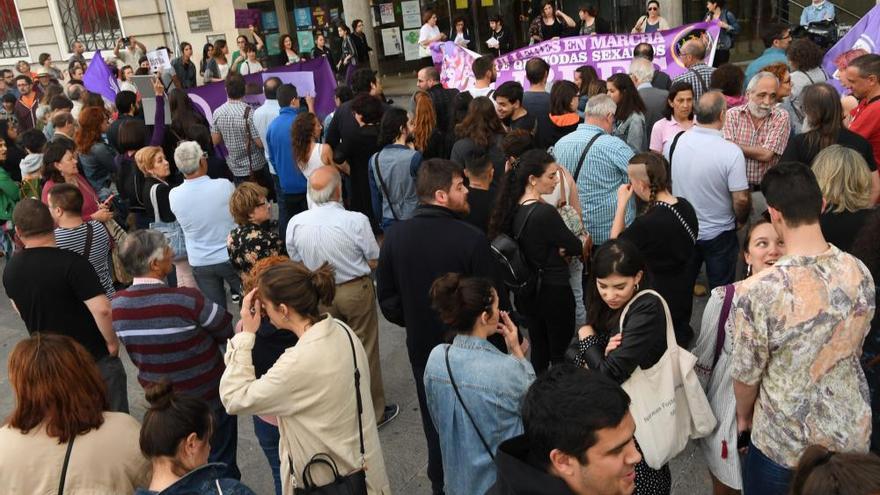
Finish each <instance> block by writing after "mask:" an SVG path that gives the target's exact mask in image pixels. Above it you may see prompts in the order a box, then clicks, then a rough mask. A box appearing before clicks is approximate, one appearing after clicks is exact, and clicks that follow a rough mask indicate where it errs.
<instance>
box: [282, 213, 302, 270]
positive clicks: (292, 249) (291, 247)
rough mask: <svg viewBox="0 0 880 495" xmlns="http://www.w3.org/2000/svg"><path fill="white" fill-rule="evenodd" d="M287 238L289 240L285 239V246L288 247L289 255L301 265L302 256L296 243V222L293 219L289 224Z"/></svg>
mask: <svg viewBox="0 0 880 495" xmlns="http://www.w3.org/2000/svg"><path fill="white" fill-rule="evenodd" d="M286 236H287V239H285V244H286V245H287V255H288V256H290V259H291V260H293V261H296V262H298V263H301V262H302V256H301V255H300V254H299V251H298V250H297V249H296V242H294V239H296V222H294V221H293V219H291V221H290V223H288V224H287V233H286Z"/></svg>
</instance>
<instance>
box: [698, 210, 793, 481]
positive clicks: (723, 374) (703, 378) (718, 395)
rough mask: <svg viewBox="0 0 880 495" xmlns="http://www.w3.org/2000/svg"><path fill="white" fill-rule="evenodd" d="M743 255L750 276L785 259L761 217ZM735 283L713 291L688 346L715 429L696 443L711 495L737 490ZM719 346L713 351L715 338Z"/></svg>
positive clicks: (739, 478) (772, 231)
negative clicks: (733, 354) (711, 487)
mask: <svg viewBox="0 0 880 495" xmlns="http://www.w3.org/2000/svg"><path fill="white" fill-rule="evenodd" d="M743 247H744V249H743V255H744V257H745V262H746V264H747V265H748V271H747V275H749V276H752V275H754V274H756V273H759V272H761V271H762V270H764V269H765V268H767V267H770V266H773V264H774V263H776V260H778V259H779V258H780V257H781V256H783V255H784V254H785V243H784V242H783V241H782V239H781V238H780V237H779V234H777V233H776V229H774V228H773V225H771V224H770V222H769V221H768V220H767V219H766V218H760V219H759V220H758V222H757V223H755V224H754V225H753V226H752V228H751V229H750V230H749V232H748V234H747V235H746V238H745V242H744V246H743ZM736 286H737V284H731V285H727V286H723V287H716V288H715V290H713V291H712V296H711V297H710V298H709V302H708V303H707V304H706V310H705V311H704V312H703V322H702V325H701V328H700V335H699V337H697V343H696V345H695V346H694V354H695V355H696V356H697V364H696V366H695V367H694V370H695V371H696V372H697V377H698V378H699V379H700V383H701V384H702V385H703V388H704V389H705V390H706V396H707V397H708V399H709V404H710V405H711V406H712V412H713V413H715V417H716V418H718V426H716V427H715V431H713V432H712V434H710V435H709V436H707V437H705V438H701V439H699V440H697V442H698V443H699V445H700V450H701V451H702V452H703V457H704V458H705V459H706V464H708V465H709V472H710V473H711V475H712V482H713V484H714V493H715V494H733V493H739V492H738V490H741V489H742V470H741V467H742V464H741V463H740V458H739V453H738V449H737V444H736V442H737V432H736V399H735V398H734V396H733V378H732V377H731V376H730V354H731V351H732V350H733V341H734V339H735V338H736V328H735V327H734V322H733V315H732V314H730V308H731V301H732V298H733V294H734V292H735V291H736ZM720 332H723V336H721V340H720V342H721V346H720V347H719V346H718V342H719V333H720Z"/></svg>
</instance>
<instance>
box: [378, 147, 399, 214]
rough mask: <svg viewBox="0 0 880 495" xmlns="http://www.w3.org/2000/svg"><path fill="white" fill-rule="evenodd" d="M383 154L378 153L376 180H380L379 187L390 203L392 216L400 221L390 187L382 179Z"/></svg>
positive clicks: (380, 151)
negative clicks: (389, 191)
mask: <svg viewBox="0 0 880 495" xmlns="http://www.w3.org/2000/svg"><path fill="white" fill-rule="evenodd" d="M380 154H382V150H379V151H377V152H376V161H375V167H373V171H375V172H376V178H377V179H379V186H381V187H382V193H383V194H385V200H386V201H388V208H390V209H391V216H392V217H394V219H395V220H400V217H398V215H397V212H396V211H394V203H393V202H392V201H391V195H390V194H388V186H387V185H386V184H385V179H383V178H382V170H381V168H380V166H379V155H380Z"/></svg>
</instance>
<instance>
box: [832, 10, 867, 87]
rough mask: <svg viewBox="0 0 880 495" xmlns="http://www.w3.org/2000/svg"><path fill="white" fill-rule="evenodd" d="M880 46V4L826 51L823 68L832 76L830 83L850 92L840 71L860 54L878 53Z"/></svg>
mask: <svg viewBox="0 0 880 495" xmlns="http://www.w3.org/2000/svg"><path fill="white" fill-rule="evenodd" d="M878 48H880V6H877V7H874V8H873V9H871V10H869V11H868V13H867V14H865V15H864V16H863V17H862V19H861V20H860V21H859V22H857V23H856V25H855V26H853V27H852V29H850V30H849V32H848V33H846V35H845V36H844V37H843V38H840V40H839V41H838V42H837V43H835V45H834V46H832V47H831V49H830V50H828V52H827V53H825V57H824V58H823V59H822V68H823V69H825V73H826V74H828V76H830V79H829V81H828V82H829V83H830V84H831V85H833V86H834V87H835V88H837V90H838V91H840V92H841V93H844V92H845V93H848V92H849V91H847V90H845V89H844V88H843V86H841V84H840V74H839V73H840V71H841V70H843V69H845V68H846V66H847V64H849V62H851V61H852V60H853V59H854V58H856V57H858V56H859V55H866V54H869V53H878Z"/></svg>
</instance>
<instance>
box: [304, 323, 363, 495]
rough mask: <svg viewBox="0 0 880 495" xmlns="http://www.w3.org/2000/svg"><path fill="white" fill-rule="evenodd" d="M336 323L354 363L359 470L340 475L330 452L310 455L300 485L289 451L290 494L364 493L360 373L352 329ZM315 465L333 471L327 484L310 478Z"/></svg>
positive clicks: (331, 494) (357, 494)
mask: <svg viewBox="0 0 880 495" xmlns="http://www.w3.org/2000/svg"><path fill="white" fill-rule="evenodd" d="M339 324H340V325H342V327H343V331H344V332H345V336H346V337H348V343H349V344H350V345H351V358H352V361H353V362H354V392H355V397H356V399H357V401H356V402H357V411H358V433H359V434H360V443H361V445H360V446H361V469H359V470H357V471H355V472H353V473H351V474H349V475H347V476H342V475H341V474H339V468H337V466H336V461H334V460H333V458H332V457H330V455H329V454H324V453H318V454H315V455H313V456H312V458H311V459H310V460H309V462H308V464H306V465H305V467H304V468H303V471H302V482H303V486H302V487H299V486H297V481H296V474H295V473H296V471H295V470H294V468H293V458H292V457H291V456H290V455H289V454H288V456H287V462H288V463H289V464H290V477H291V478H293V493H294V494H296V495H367V471H366V464H367V462H366V456H365V449H364V425H363V418H362V415H363V411H364V403H363V399H362V398H361V372H360V370H359V369H358V364H357V354H355V350H354V340H352V338H351V332H352V330H351V329H350V328H348V325H345V324H344V323H342V322H339ZM318 465H324V466H326V467H329V468H330V470H331V471H332V472H333V481H331V482H330V483H329V484H326V485H323V486H317V485H315V483H314V482H313V481H312V475H311V468H312V467H313V466H318Z"/></svg>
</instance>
